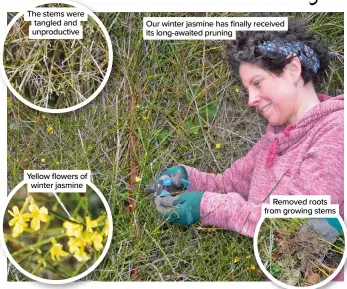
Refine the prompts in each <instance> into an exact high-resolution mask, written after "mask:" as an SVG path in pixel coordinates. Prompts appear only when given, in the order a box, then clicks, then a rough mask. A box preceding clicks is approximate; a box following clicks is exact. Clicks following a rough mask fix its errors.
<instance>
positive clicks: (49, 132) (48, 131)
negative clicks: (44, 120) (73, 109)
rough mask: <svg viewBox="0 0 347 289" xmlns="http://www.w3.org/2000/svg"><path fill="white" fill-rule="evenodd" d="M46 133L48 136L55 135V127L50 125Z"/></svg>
mask: <svg viewBox="0 0 347 289" xmlns="http://www.w3.org/2000/svg"><path fill="white" fill-rule="evenodd" d="M46 131H47V133H48V134H53V133H54V129H53V126H51V125H50V124H49V125H47V127H46Z"/></svg>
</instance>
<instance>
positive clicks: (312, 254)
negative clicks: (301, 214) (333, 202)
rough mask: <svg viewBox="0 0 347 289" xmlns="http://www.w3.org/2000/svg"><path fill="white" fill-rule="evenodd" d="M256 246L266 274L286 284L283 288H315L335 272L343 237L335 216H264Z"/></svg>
mask: <svg viewBox="0 0 347 289" xmlns="http://www.w3.org/2000/svg"><path fill="white" fill-rule="evenodd" d="M257 246H258V247H257V249H258V254H259V258H260V260H261V263H262V265H263V267H264V268H265V270H266V271H267V272H265V273H268V274H267V275H268V276H269V277H273V278H275V279H276V280H278V281H279V282H280V283H282V284H284V285H287V286H284V287H290V286H296V287H307V286H315V288H317V287H320V286H319V284H320V283H322V282H323V281H325V280H326V279H328V278H329V277H331V276H332V275H333V274H334V273H336V274H337V272H336V270H337V269H338V267H339V266H340V264H341V261H342V259H343V257H344V252H345V237H344V233H343V229H342V226H341V223H340V221H339V219H337V218H312V219H302V218H266V219H264V222H263V223H262V225H261V227H260V230H259V233H258V236H257ZM336 274H334V275H336ZM288 285H289V286H288ZM322 285H324V284H322Z"/></svg>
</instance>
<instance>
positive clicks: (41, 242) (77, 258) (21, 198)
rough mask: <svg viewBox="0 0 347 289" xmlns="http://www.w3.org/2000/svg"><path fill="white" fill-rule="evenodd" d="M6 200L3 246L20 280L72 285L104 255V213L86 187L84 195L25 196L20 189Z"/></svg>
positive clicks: (107, 219)
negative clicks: (19, 274) (17, 270)
mask: <svg viewBox="0 0 347 289" xmlns="http://www.w3.org/2000/svg"><path fill="white" fill-rule="evenodd" d="M10 197H11V199H10V200H9V203H8V204H7V207H6V211H5V212H4V216H3V238H4V242H3V244H5V252H6V251H7V252H6V253H8V257H9V259H10V261H11V263H13V264H14V265H15V266H16V268H17V269H19V270H20V271H21V272H22V273H23V274H25V275H26V276H28V277H30V278H32V279H34V280H36V281H40V282H45V283H51V284H62V283H67V282H71V281H75V280H77V279H80V278H82V277H84V276H85V275H87V274H88V273H89V272H91V271H92V270H94V269H95V267H96V266H97V265H98V264H99V263H100V262H101V260H102V259H103V257H104V256H105V255H106V252H107V250H108V247H109V245H110V240H111V234H112V230H111V227H112V226H110V222H112V219H111V216H110V209H109V208H108V205H107V203H106V201H105V199H104V198H103V197H102V198H101V197H100V195H99V193H97V192H96V191H95V190H94V189H93V188H92V187H91V186H87V192H86V193H28V191H27V185H26V184H24V185H22V186H20V187H19V188H18V189H17V190H16V191H15V192H13V194H11V196H10ZM106 206H107V207H106Z"/></svg>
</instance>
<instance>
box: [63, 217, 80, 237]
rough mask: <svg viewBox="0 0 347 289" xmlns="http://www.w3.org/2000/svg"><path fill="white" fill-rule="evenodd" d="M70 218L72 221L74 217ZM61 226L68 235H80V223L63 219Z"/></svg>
mask: <svg viewBox="0 0 347 289" xmlns="http://www.w3.org/2000/svg"><path fill="white" fill-rule="evenodd" d="M72 220H73V221H74V219H72ZM63 227H64V228H65V229H66V235H68V236H69V237H76V238H78V237H81V236H82V231H83V226H82V225H79V224H75V223H71V222H68V221H65V222H64V223H63Z"/></svg>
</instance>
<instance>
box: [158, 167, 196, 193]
mask: <svg viewBox="0 0 347 289" xmlns="http://www.w3.org/2000/svg"><path fill="white" fill-rule="evenodd" d="M166 177H170V178H171V180H172V185H173V187H174V188H176V189H179V190H185V189H187V188H188V187H189V184H190V183H189V182H188V173H187V170H186V169H185V168H184V167H182V166H174V167H171V168H168V169H167V170H165V171H164V172H163V173H162V174H161V176H160V177H159V179H163V178H166Z"/></svg>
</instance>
